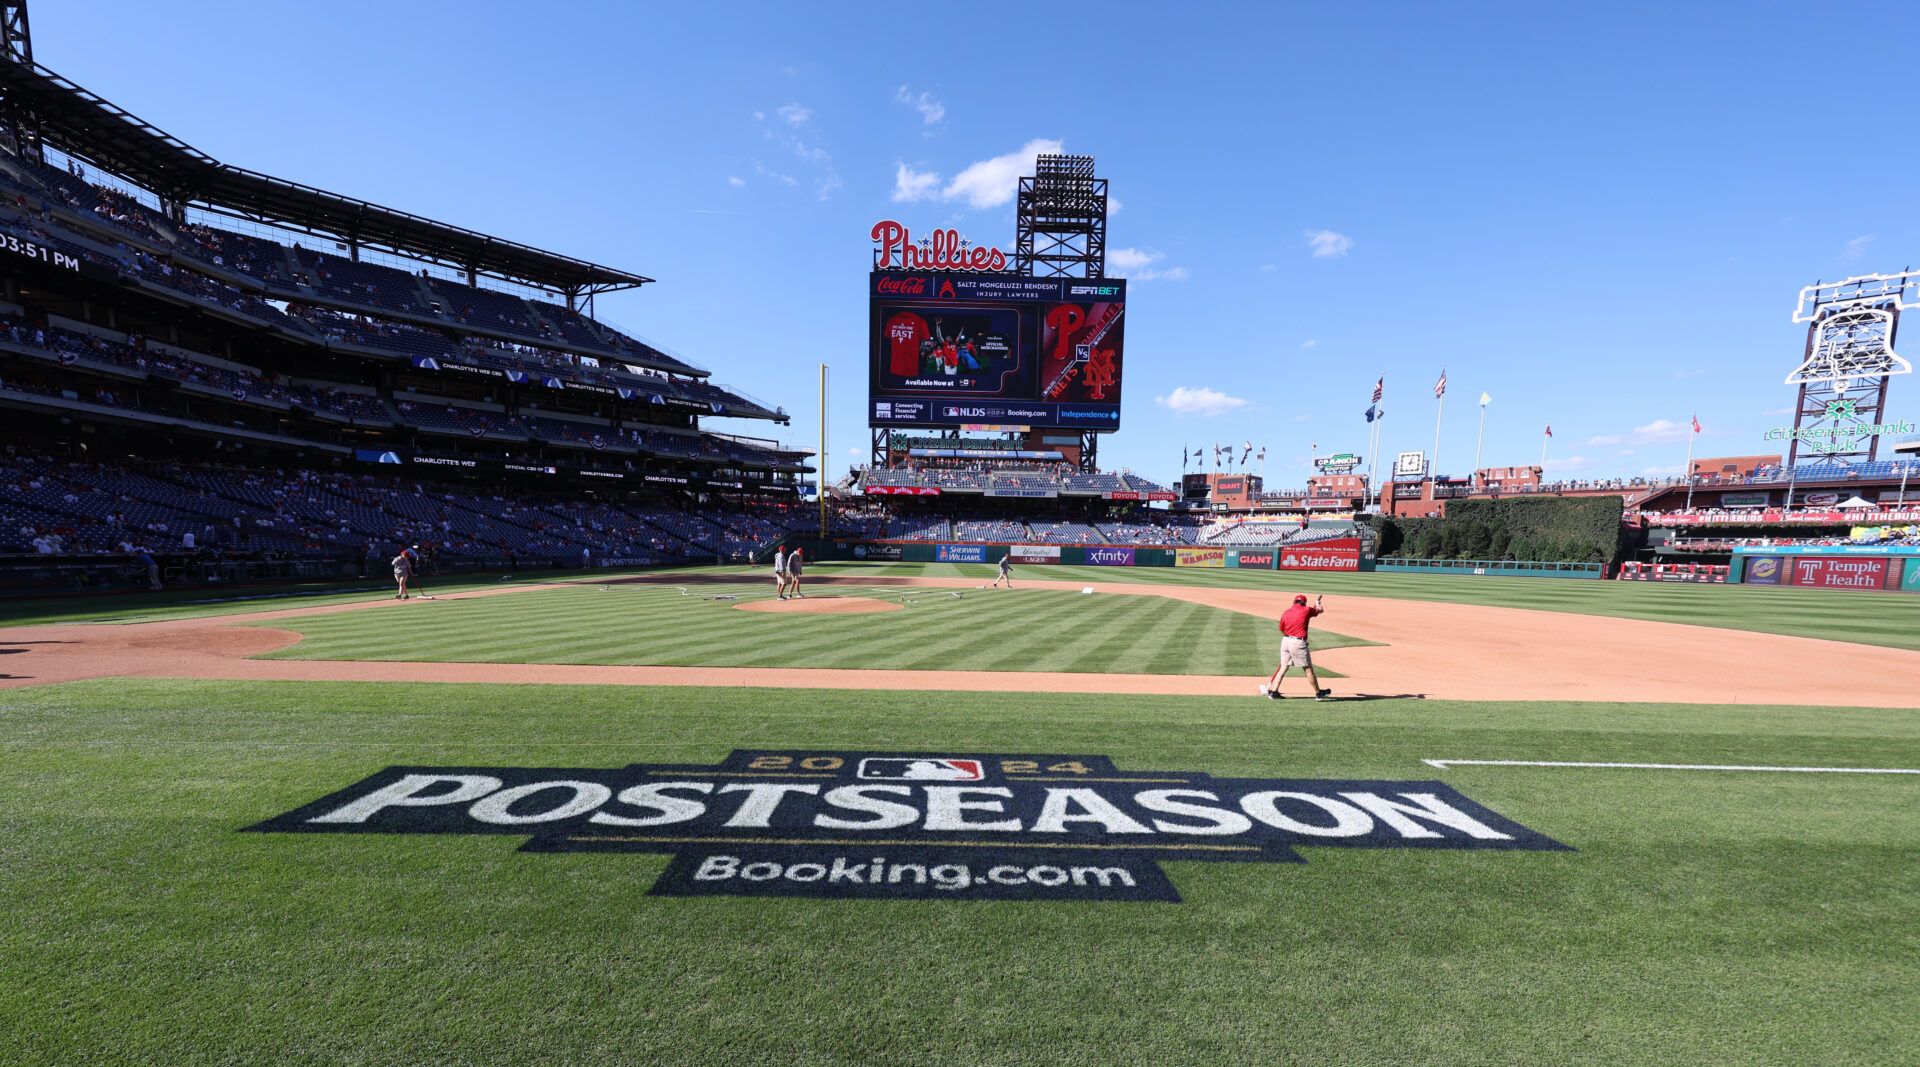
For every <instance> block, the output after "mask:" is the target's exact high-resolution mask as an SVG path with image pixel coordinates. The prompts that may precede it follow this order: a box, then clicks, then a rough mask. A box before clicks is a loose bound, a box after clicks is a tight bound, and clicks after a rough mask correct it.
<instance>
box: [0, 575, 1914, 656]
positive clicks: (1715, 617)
mask: <svg viewBox="0 0 1920 1067" xmlns="http://www.w3.org/2000/svg"><path fill="white" fill-rule="evenodd" d="M765 572H766V568H764V567H755V568H742V567H725V568H720V567H692V568H683V569H680V570H665V571H653V572H651V573H652V574H653V575H655V576H661V577H665V578H667V579H668V580H671V577H672V575H674V574H676V573H684V574H700V575H738V576H740V577H741V578H742V579H743V580H744V579H747V578H752V579H753V580H755V581H761V582H762V585H763V588H769V589H770V588H771V586H772V582H771V580H770V579H769V578H768V577H767V575H766V573H765ZM809 573H811V574H813V575H814V576H815V577H819V576H822V575H834V574H864V575H892V576H899V577H918V576H923V575H924V576H934V577H963V578H977V579H980V580H981V581H982V582H987V581H991V580H992V579H993V576H994V575H995V574H996V573H998V568H996V567H993V566H991V565H985V564H967V563H957V564H956V563H847V564H840V563H816V564H814V565H813V567H812V568H811V569H810V572H809ZM619 576H620V574H618V573H604V572H595V573H594V574H592V575H590V576H585V575H583V574H582V573H581V572H578V571H558V572H539V573H538V575H537V576H535V575H530V576H528V577H526V578H522V577H520V576H518V575H515V576H511V580H512V581H513V582H515V583H527V582H535V581H542V582H556V583H561V582H570V581H582V580H585V581H593V580H595V579H605V578H609V577H619ZM1014 578H1015V582H1016V584H1017V583H1019V582H1020V581H1024V580H1031V579H1039V578H1044V579H1050V580H1059V581H1071V582H1140V583H1149V584H1176V585H1205V586H1226V587H1233V588H1254V589H1270V590H1273V591H1275V592H1294V591H1310V592H1322V593H1326V594H1327V595H1328V596H1332V597H1336V598H1337V597H1342V596H1368V597H1386V598H1392V599H1401V600H1428V601H1439V602H1443V603H1455V604H1488V605H1493V606H1496V607H1514V608H1533V609H1536V610H1540V611H1560V612H1570V613H1574V614H1581V615H1601V616H1611V617H1615V618H1626V619H1647V620H1651V621H1654V622H1677V623H1689V624H1692V625H1697V626H1718V627H1724V628H1726V629H1731V630H1751V631H1756V632H1759V633H1777V634H1794V635H1799V636H1805V637H1821V638H1827V639H1829V640H1836V641H1852V642H1856V643H1859V644H1868V645H1883V646H1886V647H1888V648H1905V649H1914V650H1920V596H1915V595H1913V594H1911V593H1859V592H1846V591H1844V590H1829V589H1798V588H1791V587H1789V588H1765V589H1763V588H1758V587H1753V586H1742V585H1731V586H1711V585H1709V586H1696V585H1679V584H1668V583H1660V582H1617V581H1580V580H1572V579H1558V578H1490V577H1474V576H1463V575H1450V574H1385V573H1369V574H1337V573H1325V572H1299V571H1291V572H1282V571H1242V570H1215V569H1208V568H1188V569H1182V568H1174V567H1137V568H1135V567H1064V566H1060V567H1056V566H1039V565H1023V566H1017V567H1015V568H1014ZM429 582H430V583H431V584H430V585H429V586H428V589H429V591H432V592H456V591H459V590H463V589H473V588H484V587H489V586H496V585H498V584H499V583H500V578H499V577H498V576H490V577H485V578H481V579H460V580H455V579H448V580H445V581H442V580H439V579H429ZM340 588H346V589H349V590H357V591H353V592H339V593H335V592H331V590H334V589H340ZM390 588H391V586H390V585H388V584H387V583H384V582H380V581H375V580H369V581H362V582H351V583H345V585H344V586H341V585H331V586H329V585H317V586H296V587H287V588H280V587H250V588H247V589H244V590H234V591H231V592H225V591H220V590H192V591H176V592H167V593H156V594H120V595H113V596H102V597H56V598H46V597H43V598H35V599H17V598H16V599H11V600H0V626H5V625H29V624H35V623H53V622H145V621H152V620H157V619H166V618H188V617H192V616H200V615H233V614H243V613H246V612H251V611H264V610H271V609H274V608H284V607H296V606H307V605H319V604H330V603H346V602H351V601H355V600H365V599H381V598H383V597H384V596H388V595H391V594H390V593H388V592H385V591H386V590H389V589H390ZM367 590H374V591H372V592H368V591H367ZM293 593H299V594H302V595H298V596H293V595H286V594H293ZM308 594H311V595H308ZM236 595H237V596H244V597H259V598H261V599H247V600H232V599H228V598H229V597H232V596H236ZM1333 606H1334V607H1335V608H1337V607H1338V604H1337V603H1336V604H1335V605H1333ZM1336 625H1337V623H1336Z"/></svg>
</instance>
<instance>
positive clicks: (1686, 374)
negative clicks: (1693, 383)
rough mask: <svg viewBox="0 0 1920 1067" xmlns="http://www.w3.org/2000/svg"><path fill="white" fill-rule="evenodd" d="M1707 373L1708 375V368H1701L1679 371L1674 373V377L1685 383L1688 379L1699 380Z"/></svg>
mask: <svg viewBox="0 0 1920 1067" xmlns="http://www.w3.org/2000/svg"><path fill="white" fill-rule="evenodd" d="M1705 373H1707V371H1706V368H1704V367H1701V368H1698V369H1695V370H1677V371H1674V372H1673V376H1674V377H1675V378H1677V379H1680V380H1681V381H1685V380H1686V379H1688V378H1698V377H1700V376H1701V375H1702V374H1705Z"/></svg>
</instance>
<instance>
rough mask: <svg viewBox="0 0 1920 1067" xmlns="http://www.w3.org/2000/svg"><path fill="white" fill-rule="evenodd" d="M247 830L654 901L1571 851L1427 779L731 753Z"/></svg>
mask: <svg viewBox="0 0 1920 1067" xmlns="http://www.w3.org/2000/svg"><path fill="white" fill-rule="evenodd" d="M247 829H248V830H249V831H254V832H272V833H297V834H317V833H348V834H500V835H507V836H512V837H520V838H525V839H526V840H525V842H524V843H523V844H522V845H521V850H522V851H526V852H643V853H665V854H667V855H669V856H671V857H672V859H670V860H669V861H668V863H667V866H666V869H665V871H663V872H662V873H661V875H660V877H659V880H657V881H656V882H655V883H654V885H653V888H652V889H651V890H650V892H652V893H653V894H655V895H664V896H696V895H730V896H810V897H854V898H862V899H867V898H872V899H899V898H928V899H950V900H951V899H1000V900H1007V899H1013V900H1163V901H1177V900H1179V899H1180V894H1179V892H1178V891H1177V890H1176V889H1175V888H1174V886H1173V883H1172V882H1171V881H1170V880H1169V879H1168V878H1167V875H1166V873H1165V872H1164V871H1162V870H1161V868H1160V861H1162V860H1210V861H1222V862H1251V863H1301V862H1304V860H1303V859H1302V857H1301V856H1300V854H1299V853H1298V852H1297V851H1295V849H1296V848H1297V847H1298V846H1301V845H1315V846H1334V847H1346V848H1428V849H1498V850H1522V851H1566V850H1567V847H1566V846H1565V845H1562V844H1560V843H1559V842H1557V841H1554V840H1552V839H1550V838H1548V837H1546V836H1544V835H1542V834H1539V833H1536V832H1534V831H1533V830H1530V829H1528V828H1527V827H1525V826H1522V825H1520V824H1519V823H1516V822H1514V821H1512V820H1510V819H1508V818H1506V817H1504V816H1502V815H1500V814H1499V813H1497V812H1495V811H1493V810H1491V809H1489V808H1486V807H1484V806H1482V805H1480V804H1477V803H1475V802H1474V801H1472V800H1469V799H1468V798H1466V797H1465V796H1462V795H1461V794H1460V793H1459V792H1457V791H1456V790H1454V789H1453V788H1452V787H1450V786H1448V785H1446V784H1445V783H1442V782H1434V781H1409V782H1400V781H1371V780H1344V779H1266V778H1216V777H1213V776H1212V775H1209V774H1204V773H1196V772H1127V771H1122V770H1120V769H1119V768H1117V767H1115V766H1114V765H1113V763H1112V761H1111V760H1109V759H1107V758H1106V757H1104V756H1050V755H1021V756H1007V755H992V756H988V755H977V754H976V755H968V756H955V755H914V754H902V753H897V752H885V753H883V752H837V753H820V752H748V751H736V752H734V753H733V754H732V755H730V756H728V757H727V758H726V759H725V760H723V761H722V762H721V763H719V764H718V765H714V766H694V765H680V764H675V765H641V764H634V765H631V766H628V767H623V768H619V769H614V770H598V769H582V768H551V769H549V768H536V767H389V768H387V769H385V770H383V771H380V772H378V773H376V774H373V775H371V776H369V777H368V778H366V779H365V780H363V781H360V782H357V783H355V784H353V785H351V786H348V787H347V788H345V789H342V790H340V791H339V792H336V793H333V794H331V795H329V796H326V797H322V798H321V799H319V800H316V801H314V802H313V803H311V804H308V805H305V806H304V807H301V808H299V809H297V810H294V811H290V812H288V813H287V814H285V815H281V816H278V817H275V818H272V819H268V820H267V821H265V822H263V823H260V824H258V825H255V826H250V827H248V828H247Z"/></svg>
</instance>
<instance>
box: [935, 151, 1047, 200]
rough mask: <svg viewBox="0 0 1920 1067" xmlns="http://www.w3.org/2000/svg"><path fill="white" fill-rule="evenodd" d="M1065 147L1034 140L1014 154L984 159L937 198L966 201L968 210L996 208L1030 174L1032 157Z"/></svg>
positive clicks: (1009, 197) (955, 178) (961, 175)
mask: <svg viewBox="0 0 1920 1067" xmlns="http://www.w3.org/2000/svg"><path fill="white" fill-rule="evenodd" d="M1064 147H1066V145H1065V142H1062V141H1049V140H1044V139H1041V138H1035V139H1033V140H1031V141H1028V142H1027V143H1026V144H1024V145H1021V146H1020V149H1019V151H1017V152H1008V153H1007V154H1006V155H1004V156H995V157H993V158H992V159H983V160H981V161H980V162H978V163H974V164H972V165H970V166H968V167H967V169H965V170H963V171H961V172H960V173H958V174H956V175H954V176H953V180H952V181H950V182H948V183H947V187H946V188H945V189H943V190H941V192H940V198H941V199H943V200H965V201H966V202H967V206H968V207H971V208H974V209H976V210H978V209H981V208H990V207H999V206H1000V205H1002V204H1004V203H1006V202H1007V201H1009V200H1012V199H1013V194H1014V193H1015V192H1017V191H1018V190H1019V188H1020V179H1021V177H1022V176H1023V175H1027V174H1031V173H1033V161H1034V159H1035V158H1037V157H1039V156H1046V155H1055V154H1058V153H1059V152H1060V150H1061V149H1062V148H1064Z"/></svg>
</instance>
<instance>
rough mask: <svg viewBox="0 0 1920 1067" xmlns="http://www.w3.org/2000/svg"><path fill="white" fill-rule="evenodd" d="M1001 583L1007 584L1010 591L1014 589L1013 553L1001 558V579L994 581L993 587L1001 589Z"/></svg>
mask: <svg viewBox="0 0 1920 1067" xmlns="http://www.w3.org/2000/svg"><path fill="white" fill-rule="evenodd" d="M1001 582H1005V583H1007V588H1008V589H1012V588H1013V553H1011V552H1009V553H1007V554H1006V555H1004V556H1001V557H1000V577H998V578H995V579H994V580H993V587H994V588H995V589H998V588H1000V583H1001Z"/></svg>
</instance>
